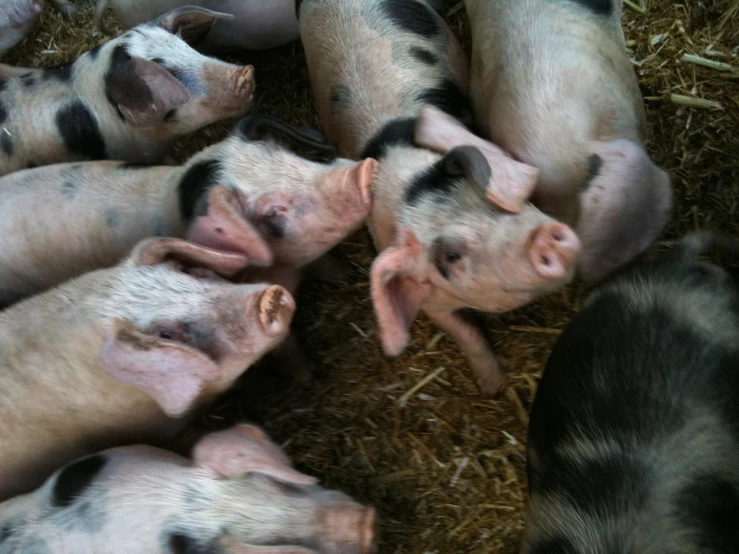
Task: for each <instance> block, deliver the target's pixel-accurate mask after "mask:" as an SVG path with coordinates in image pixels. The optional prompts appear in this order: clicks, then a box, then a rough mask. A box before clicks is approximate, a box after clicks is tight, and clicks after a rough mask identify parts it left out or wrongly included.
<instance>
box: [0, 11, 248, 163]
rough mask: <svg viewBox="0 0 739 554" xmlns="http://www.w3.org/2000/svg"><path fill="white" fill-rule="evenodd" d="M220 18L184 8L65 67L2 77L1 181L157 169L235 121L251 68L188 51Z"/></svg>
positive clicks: (2, 70)
mask: <svg viewBox="0 0 739 554" xmlns="http://www.w3.org/2000/svg"><path fill="white" fill-rule="evenodd" d="M221 17H230V16H226V15H225V14H219V13H217V12H213V11H210V10H206V9H203V8H197V7H188V8H183V9H179V10H174V11H172V12H169V13H167V14H164V15H162V16H161V17H159V18H157V19H156V20H154V21H153V22H151V23H147V24H144V25H140V26H138V27H136V28H135V29H133V30H131V31H129V32H128V33H126V34H124V35H122V36H120V37H118V38H116V39H114V40H111V41H109V42H107V43H105V44H104V45H102V46H100V47H98V48H95V49H94V50H90V51H89V52H87V53H85V54H83V55H82V56H80V57H79V58H78V59H77V60H76V61H74V62H73V63H70V64H68V65H64V66H60V67H56V68H50V69H29V70H18V69H17V68H10V67H8V66H3V67H0V175H3V174H6V173H10V172H11V171H16V170H19V169H24V168H27V167H35V166H39V165H47V164H53V163H58V162H65V161H74V160H99V159H115V160H124V161H129V162H149V163H153V162H157V161H159V160H160V159H161V158H162V156H163V154H164V152H165V151H166V149H167V147H168V146H169V145H170V144H171V143H172V142H173V141H174V139H176V138H178V137H181V136H184V135H187V134H189V133H192V132H194V131H196V130H197V129H199V128H201V127H203V126H205V125H208V124H210V123H213V122H215V121H218V120H221V119H226V118H230V117H236V116H239V115H242V114H243V113H244V112H245V111H246V110H247V109H248V108H249V106H250V105H251V103H252V99H253V94H254V68H253V67H252V66H250V65H247V66H245V67H239V66H236V65H233V64H228V63H225V62H221V61H219V60H216V59H214V58H208V57H205V56H203V55H202V54H199V53H198V52H196V51H195V50H194V49H193V48H191V46H190V45H191V44H197V42H198V41H199V40H201V39H202V37H203V36H204V35H205V34H206V33H207V32H208V30H209V29H210V27H211V26H212V25H213V23H214V22H215V21H216V20H217V19H219V18H221Z"/></svg>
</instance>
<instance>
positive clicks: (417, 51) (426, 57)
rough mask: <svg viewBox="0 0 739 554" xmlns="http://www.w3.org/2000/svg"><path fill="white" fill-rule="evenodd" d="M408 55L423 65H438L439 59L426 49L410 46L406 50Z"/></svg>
mask: <svg viewBox="0 0 739 554" xmlns="http://www.w3.org/2000/svg"><path fill="white" fill-rule="evenodd" d="M408 53H409V54H410V55H411V57H412V58H415V59H416V60H418V61H419V62H421V63H425V64H426V65H431V66H434V65H436V64H437V63H439V57H438V56H437V55H436V54H434V53H433V52H432V51H431V50H427V49H426V48H421V47H419V46H411V48H410V50H408Z"/></svg>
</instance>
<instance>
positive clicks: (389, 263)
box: [370, 232, 431, 356]
mask: <svg viewBox="0 0 739 554" xmlns="http://www.w3.org/2000/svg"><path fill="white" fill-rule="evenodd" d="M419 249H421V245H420V244H419V243H418V241H417V239H416V238H415V237H413V236H412V234H411V233H409V232H408V233H406V235H405V236H404V237H403V239H402V240H401V241H400V244H399V245H395V246H390V247H388V248H386V249H385V250H383V251H382V253H381V254H380V255H379V256H378V257H377V258H376V259H375V261H374V263H373V264H372V270H371V277H370V282H371V288H372V303H373V305H374V307H375V315H376V317H377V323H378V325H379V327H380V334H381V335H382V347H383V350H384V351H385V354H387V355H388V356H397V355H399V354H400V353H401V352H402V351H403V350H404V349H405V347H406V346H407V345H408V341H409V340H410V328H411V325H412V324H413V320H414V319H415V318H416V314H418V311H419V310H420V309H421V304H422V302H423V300H424V299H425V298H426V297H427V296H428V295H429V294H430V292H431V290H430V287H429V286H428V285H421V284H419V283H418V282H417V281H415V280H414V279H412V278H411V277H410V276H409V275H408V274H409V273H411V271H412V270H413V265H414V263H416V262H417V261H418V256H419Z"/></svg>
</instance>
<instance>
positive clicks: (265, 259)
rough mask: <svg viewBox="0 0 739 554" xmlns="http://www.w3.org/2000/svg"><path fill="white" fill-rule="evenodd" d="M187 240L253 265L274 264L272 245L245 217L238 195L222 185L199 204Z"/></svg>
mask: <svg viewBox="0 0 739 554" xmlns="http://www.w3.org/2000/svg"><path fill="white" fill-rule="evenodd" d="M186 236H187V239H188V240H190V241H193V242H195V243H197V244H202V245H203V246H208V247H210V248H217V249H219V250H225V251H228V252H237V253H240V254H244V255H245V256H246V258H247V259H248V261H249V263H251V264H254V265H265V266H268V265H271V264H272V250H271V249H270V247H269V245H267V243H266V242H265V241H264V239H262V235H260V234H259V231H257V230H256V228H254V226H253V225H252V224H251V223H250V222H249V221H248V220H247V219H246V217H245V216H244V214H243V210H242V209H241V206H240V204H239V201H238V199H237V198H236V195H235V194H234V193H233V192H231V191H230V190H228V189H227V188H226V187H223V186H220V185H218V186H215V187H213V188H211V189H210V191H208V193H207V196H206V197H204V198H202V199H201V201H200V202H199V203H198V205H197V206H196V213H195V214H194V218H193V220H192V223H191V224H190V228H189V229H188V231H187V235H186Z"/></svg>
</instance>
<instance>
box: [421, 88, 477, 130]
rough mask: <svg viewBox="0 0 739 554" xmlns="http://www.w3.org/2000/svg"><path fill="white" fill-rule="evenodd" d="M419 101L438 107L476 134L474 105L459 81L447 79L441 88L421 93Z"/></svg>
mask: <svg viewBox="0 0 739 554" xmlns="http://www.w3.org/2000/svg"><path fill="white" fill-rule="evenodd" d="M418 100H419V101H421V102H423V103H424V104H431V105H432V106H436V107H437V108H439V109H440V110H441V111H442V112H445V113H448V114H449V115H451V116H452V117H454V118H455V119H457V120H459V121H460V122H462V123H463V124H464V125H466V126H467V127H468V128H469V129H470V130H472V131H473V132H476V130H475V128H474V127H475V123H474V121H475V120H474V116H473V114H472V104H471V103H470V99H469V98H468V97H467V95H466V94H465V93H464V91H463V90H462V87H461V86H460V85H459V83H458V82H457V81H455V80H453V79H445V80H444V81H443V82H442V83H441V84H440V85H439V86H437V87H435V88H430V89H426V90H424V91H423V92H421V93H420V94H419V95H418Z"/></svg>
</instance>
